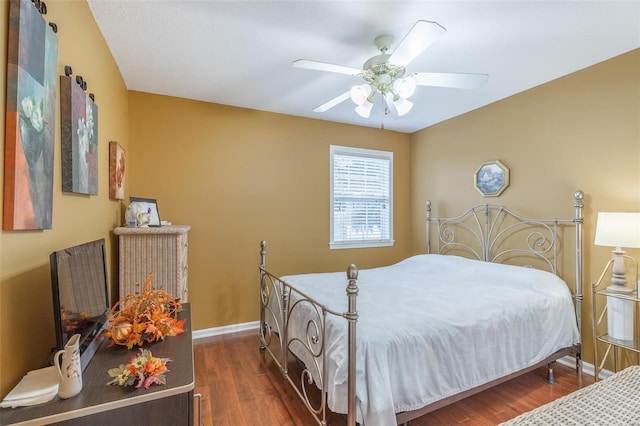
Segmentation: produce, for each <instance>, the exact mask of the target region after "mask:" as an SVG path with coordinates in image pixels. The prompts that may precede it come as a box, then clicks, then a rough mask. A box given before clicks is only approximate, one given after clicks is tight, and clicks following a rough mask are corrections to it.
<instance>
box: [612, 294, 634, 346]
mask: <svg viewBox="0 0 640 426" xmlns="http://www.w3.org/2000/svg"><path fill="white" fill-rule="evenodd" d="M634 308H635V302H633V301H632V300H624V299H620V298H617V297H607V324H608V330H607V331H608V334H609V336H610V337H612V338H614V339H619V340H633V337H634V330H633V319H634Z"/></svg>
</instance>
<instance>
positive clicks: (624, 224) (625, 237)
mask: <svg viewBox="0 0 640 426" xmlns="http://www.w3.org/2000/svg"><path fill="white" fill-rule="evenodd" d="M594 244H595V245H597V246H609V247H621V248H622V247H630V248H640V213H609V212H599V213H598V223H597V225H596V238H595V241H594Z"/></svg>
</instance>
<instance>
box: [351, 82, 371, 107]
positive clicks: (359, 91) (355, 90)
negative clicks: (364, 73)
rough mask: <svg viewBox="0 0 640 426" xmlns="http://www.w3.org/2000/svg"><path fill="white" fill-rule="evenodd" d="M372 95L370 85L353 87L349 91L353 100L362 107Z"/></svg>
mask: <svg viewBox="0 0 640 426" xmlns="http://www.w3.org/2000/svg"><path fill="white" fill-rule="evenodd" d="M370 94H371V86H369V85H368V84H360V85H357V86H353V87H352V88H351V90H350V91H349V95H350V96H351V100H352V101H353V103H354V104H356V105H362V104H363V103H364V102H365V101H366V100H367V97H369V95H370Z"/></svg>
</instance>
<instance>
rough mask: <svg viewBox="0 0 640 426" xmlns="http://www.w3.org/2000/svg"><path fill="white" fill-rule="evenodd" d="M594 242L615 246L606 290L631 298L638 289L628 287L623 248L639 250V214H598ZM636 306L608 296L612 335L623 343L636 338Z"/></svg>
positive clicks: (630, 302) (610, 331)
mask: <svg viewBox="0 0 640 426" xmlns="http://www.w3.org/2000/svg"><path fill="white" fill-rule="evenodd" d="M594 243H595V245H597V246H609V247H614V249H613V250H612V251H611V253H612V254H613V258H612V262H613V264H612V266H611V285H610V286H609V287H607V291H609V292H611V293H621V294H629V295H631V293H632V292H633V291H634V290H636V289H637V284H636V283H633V284H632V286H631V287H628V286H627V285H626V284H627V277H626V268H625V262H624V257H625V256H624V255H625V251H623V250H622V248H623V247H632V248H640V213H609V212H600V213H598V222H597V225H596V237H595V242H594ZM607 266H608V265H607ZM636 277H637V275H636ZM634 307H635V304H634V302H633V301H631V300H624V299H621V298H618V297H607V324H608V329H609V330H608V332H609V336H611V337H613V338H614V339H621V340H632V339H633V338H634V333H633V323H634V312H633V310H634Z"/></svg>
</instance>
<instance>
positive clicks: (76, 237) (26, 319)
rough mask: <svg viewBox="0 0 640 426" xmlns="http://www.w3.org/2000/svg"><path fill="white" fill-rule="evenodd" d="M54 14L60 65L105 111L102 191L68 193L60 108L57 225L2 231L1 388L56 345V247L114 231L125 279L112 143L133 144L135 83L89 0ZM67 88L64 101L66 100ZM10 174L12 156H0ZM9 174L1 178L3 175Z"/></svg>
mask: <svg viewBox="0 0 640 426" xmlns="http://www.w3.org/2000/svg"><path fill="white" fill-rule="evenodd" d="M47 6H48V14H47V15H46V19H47V20H48V21H49V22H55V23H57V25H58V64H59V65H58V69H59V74H60V75H63V74H64V72H63V67H64V65H70V66H71V67H72V68H73V71H74V75H76V74H79V75H82V76H83V77H84V79H85V80H86V81H87V82H88V90H87V91H88V92H91V93H94V94H95V96H96V103H97V105H98V115H99V131H98V137H99V153H98V156H99V170H98V173H99V185H98V195H97V196H86V195H78V194H70V193H62V190H61V188H62V172H61V165H60V164H61V163H60V157H61V148H60V124H59V123H60V116H59V109H58V112H57V113H58V115H57V116H56V139H55V162H54V173H53V227H52V228H53V229H51V230H45V231H2V232H1V233H0V396H4V395H5V394H6V393H7V392H9V390H11V388H12V387H13V386H14V385H15V384H16V383H17V382H18V381H19V380H20V378H21V377H22V375H23V374H24V373H26V372H27V371H28V370H31V369H34V368H40V367H41V366H42V363H43V362H44V361H45V360H46V359H47V356H48V355H49V350H50V348H51V347H53V346H54V345H55V335H54V330H53V305H52V301H51V300H52V299H51V281H50V272H49V254H51V252H53V251H55V250H60V249H63V248H65V247H69V246H72V245H75V244H80V243H83V242H87V241H91V240H95V239H98V238H106V240H107V251H108V261H109V264H110V265H111V268H110V271H109V278H110V280H111V285H112V287H113V285H114V283H116V282H117V273H116V272H115V270H114V263H113V262H112V261H111V260H112V259H113V256H114V253H115V252H114V249H115V248H117V245H116V244H115V243H116V241H115V240H114V239H113V237H111V236H110V234H109V231H110V230H111V229H112V228H113V227H114V226H116V225H117V224H118V223H119V217H120V215H121V203H120V202H118V201H111V200H109V189H108V182H109V181H108V173H109V168H108V158H109V154H108V153H109V151H108V145H109V141H110V140H115V141H118V142H119V143H120V144H121V145H122V146H123V147H124V148H125V150H127V148H128V138H129V135H128V132H129V129H128V111H127V91H126V87H125V85H124V82H123V80H122V77H121V76H120V72H119V70H118V68H117V66H116V65H115V62H114V61H113V58H112V56H111V53H110V52H109V49H108V48H107V46H106V44H105V42H104V40H103V38H102V35H101V34H100V32H99V31H98V29H97V26H96V24H95V21H94V20H93V15H91V13H90V11H89V8H88V6H87V4H86V3H85V2H71V1H60V0H48V1H47ZM8 12H9V3H8V2H6V1H3V2H1V3H0V37H1V40H0V57H1V58H2V61H3V62H2V65H1V66H0V81H2V82H3V83H2V84H0V104H1V105H2V108H3V109H2V113H1V114H0V128H1V129H2V130H3V131H4V128H5V123H4V117H5V113H4V111H5V97H6V91H5V83H4V82H5V81H6V69H7V66H6V65H7V64H6V58H7V51H6V48H7V32H8V29H7V27H8ZM59 96H60V93H59V91H58V93H57V99H56V104H57V105H59V102H60V101H59V99H60V98H59ZM0 176H4V162H0ZM0 179H1V178H0Z"/></svg>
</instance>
